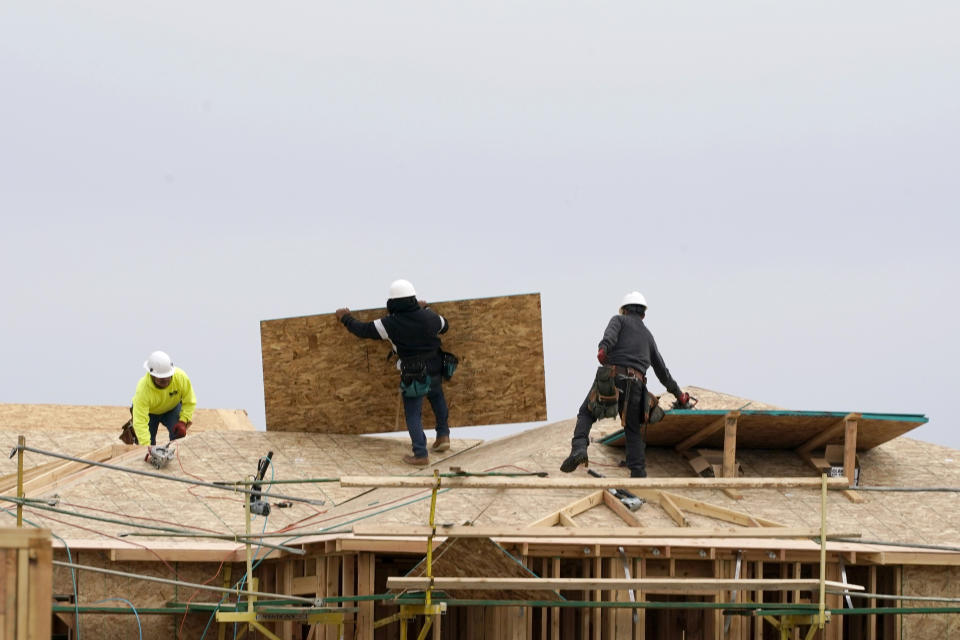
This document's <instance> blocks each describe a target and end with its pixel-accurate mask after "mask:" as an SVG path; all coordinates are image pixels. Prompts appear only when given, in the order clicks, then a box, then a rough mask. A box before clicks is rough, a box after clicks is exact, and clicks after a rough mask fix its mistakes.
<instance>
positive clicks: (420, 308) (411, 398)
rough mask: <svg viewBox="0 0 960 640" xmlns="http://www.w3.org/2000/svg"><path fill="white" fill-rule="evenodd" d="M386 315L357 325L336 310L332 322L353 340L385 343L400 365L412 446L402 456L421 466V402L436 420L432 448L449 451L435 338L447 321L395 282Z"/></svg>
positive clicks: (425, 457) (410, 288)
mask: <svg viewBox="0 0 960 640" xmlns="http://www.w3.org/2000/svg"><path fill="white" fill-rule="evenodd" d="M387 311H388V312H389V315H386V316H384V317H383V318H380V319H378V320H374V321H373V322H360V321H359V320H357V319H356V318H354V317H353V316H351V315H350V309H346V308H343V309H337V312H336V313H337V319H338V320H340V322H342V323H343V325H344V326H345V327H346V328H347V329H348V330H349V331H350V333H352V334H353V335H355V336H359V337H361V338H369V339H371V340H387V341H389V342H390V344H391V345H392V346H393V350H394V352H395V353H396V354H397V355H398V356H399V358H400V361H399V362H398V363H397V367H398V368H399V369H400V372H401V376H400V391H401V395H402V397H403V414H404V417H405V418H406V422H407V431H408V432H409V433H410V440H411V442H412V443H413V455H412V456H404V457H403V461H404V462H406V463H407V464H412V465H417V466H426V465H428V464H430V458H429V456H428V455H427V437H426V436H425V435H424V433H423V419H422V413H423V398H424V397H426V398H427V400H429V401H430V406H431V407H432V408H433V415H434V416H435V417H436V419H437V430H436V432H437V437H436V440H434V442H433V446H432V447H431V448H432V449H433V450H434V451H436V452H441V451H446V450H448V449H449V448H450V427H449V425H448V424H447V415H448V411H447V401H446V398H444V396H443V375H442V371H443V353H442V351H441V349H440V347H441V342H440V337H439V336H440V335H441V334H444V333H446V332H447V328H448V324H447V321H446V319H445V318H444V317H443V316H441V315H438V314H437V313H435V312H434V311H433V310H432V309H430V308H429V307H427V303H426V302H424V301H422V300H417V293H416V291H415V290H414V288H413V285H412V284H410V283H409V282H408V281H406V280H396V281H395V282H393V283H392V284H391V285H390V297H389V299H388V300H387Z"/></svg>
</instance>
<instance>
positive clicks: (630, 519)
mask: <svg viewBox="0 0 960 640" xmlns="http://www.w3.org/2000/svg"><path fill="white" fill-rule="evenodd" d="M601 495H602V496H603V503H604V504H605V505H607V508H608V509H610V510H611V511H613V512H614V513H615V514H617V515H618V516H620V519H621V520H623V521H624V522H625V523H626V525H627V526H628V527H639V526H642V525H641V524H640V521H639V520H637V516H635V515H634V514H633V512H632V511H630V509H628V508H627V507H626V505H624V504H623V503H622V502H620V500H619V498H617V497H616V496H615V495H613V494H612V493H610V492H609V491H603V492H601Z"/></svg>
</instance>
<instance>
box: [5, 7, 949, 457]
mask: <svg viewBox="0 0 960 640" xmlns="http://www.w3.org/2000/svg"><path fill="white" fill-rule="evenodd" d="M958 22H960V4H958V3H956V2H953V1H950V0H944V1H942V2H935V1H919V2H911V3H904V2H899V1H898V2H865V1H863V2H857V1H854V2H844V3H836V2H803V3H800V2H792V3H772V2H748V1H742V0H731V1H729V2H722V3H704V2H685V1H675V2H656V3H653V2H615V1H610V2H595V1H591V2H585V1H584V2H563V1H560V2H558V1H556V0H551V1H550V2H521V3H517V2H490V1H485V2H473V1H469V0H468V1H465V2H453V3H451V2H435V1H423V2H414V3H409V2H405V3H398V2H365V1H359V2H329V1H319V2H281V3H249V2H236V1H231V2H208V1H204V2H157V3H130V2H120V1H116V2H98V1H96V0H92V1H90V2H84V3H75V2H48V1H45V0H12V1H10V2H4V3H2V4H0V87H2V99H0V211H2V217H3V227H2V234H0V267H2V269H3V272H4V274H5V278H4V284H3V286H2V291H3V296H2V309H3V313H2V315H0V328H2V333H0V336H2V338H0V358H2V363H3V366H2V370H3V374H2V386H0V401H2V402H25V403H68V404H94V405H99V404H111V405H116V404H125V403H128V402H129V400H130V398H131V396H132V394H133V391H134V387H135V384H136V381H137V379H138V378H139V377H140V375H142V373H143V370H142V368H141V364H142V362H143V360H144V359H145V357H146V355H147V354H148V353H149V352H150V351H152V350H154V349H165V350H167V351H168V352H169V353H170V354H171V355H172V356H173V359H174V361H175V362H176V363H177V364H178V365H180V366H182V367H183V368H184V369H185V370H186V371H187V372H188V373H189V374H190V376H191V378H192V379H193V381H194V384H195V386H196V389H197V393H198V396H199V399H200V403H201V406H205V407H217V408H244V409H246V410H247V411H248V412H249V414H250V417H251V419H252V421H253V422H254V424H256V425H258V426H259V427H260V428H262V427H263V387H262V374H261V366H260V340H259V321H260V320H263V319H270V318H278V317H285V316H293V315H305V314H313V313H327V312H331V311H333V310H334V309H335V308H337V307H339V306H344V305H346V306H350V307H353V308H357V309H359V308H368V307H374V306H380V305H382V304H383V303H384V298H385V296H386V289H387V285H388V284H389V282H390V281H391V280H393V279H395V278H398V277H404V278H408V279H410V280H411V281H413V283H414V284H415V285H416V287H417V289H418V292H419V293H420V294H421V296H422V297H425V298H427V299H429V300H450V299H461V298H474V297H482V296H494V295H505V294H511V293H526V292H533V291H539V292H541V294H542V301H543V331H544V349H545V358H546V371H547V405H548V417H549V419H550V420H551V421H553V420H561V419H565V418H570V417H572V416H573V415H574V414H575V413H576V409H577V406H578V405H579V403H580V401H581V400H582V398H583V395H584V393H585V392H586V389H587V386H588V385H589V383H590V380H591V376H592V374H593V369H594V365H595V360H594V355H595V353H596V345H597V342H598V341H599V338H600V336H601V334H602V331H603V328H604V326H605V325H606V322H607V320H608V319H609V317H610V316H611V315H612V314H613V313H615V312H616V307H617V306H618V304H619V300H620V298H621V296H622V295H623V294H624V293H626V292H627V291H629V290H632V289H639V290H640V291H642V292H643V293H644V294H645V295H646V297H647V300H648V301H649V303H650V310H649V313H648V324H649V326H650V327H651V329H652V330H653V332H654V334H655V336H656V337H657V341H658V343H659V345H660V348H661V351H662V353H663V355H664V357H665V358H666V361H667V364H668V366H669V367H670V369H671V371H672V372H673V374H674V376H675V377H676V378H677V380H678V381H679V382H680V384H681V385H691V384H692V385H699V386H704V387H709V388H712V389H716V390H719V391H725V392H728V393H733V394H736V395H741V396H745V397H748V398H754V399H757V400H762V401H765V402H770V403H773V404H778V405H781V406H786V407H788V408H792V409H810V410H836V411H848V410H849V411H864V412H909V413H925V414H927V415H928V416H929V417H930V420H931V421H930V424H929V425H927V426H925V427H923V428H921V429H919V430H917V431H915V432H914V433H913V435H915V436H916V437H919V438H921V439H924V440H928V441H932V442H937V443H941V444H945V445H949V446H952V447H956V448H960V430H958V429H957V425H956V424H955V419H954V416H953V415H952V412H951V409H952V408H953V407H952V405H953V395H954V393H955V387H956V385H955V382H954V380H955V378H956V373H955V369H954V366H955V363H956V362H957V360H958V358H960V349H958V342H960V341H958V338H957V335H956V333H955V329H954V326H955V324H956V323H955V320H954V316H955V315H956V314H957V311H958V303H957V288H958V287H957V282H958V275H960V268H958V262H960V260H958V258H957V255H956V248H955V246H956V244H957V238H958V231H960V223H958V216H957V213H958V202H960V196H958V186H957V185H958V181H957V171H958V165H960V162H958V160H960V158H958V155H960V153H958V152H960V82H958V77H960V74H958V71H960V39H958V38H957V35H956V34H957V24H958ZM454 330H455V328H454ZM518 364H522V363H518ZM97 426H113V425H97ZM483 433H485V434H493V433H500V432H498V431H496V430H487V431H484V432H483ZM481 437H482V436H481Z"/></svg>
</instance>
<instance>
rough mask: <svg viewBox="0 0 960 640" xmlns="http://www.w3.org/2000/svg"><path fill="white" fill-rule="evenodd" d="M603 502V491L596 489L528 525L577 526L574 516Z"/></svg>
mask: <svg viewBox="0 0 960 640" xmlns="http://www.w3.org/2000/svg"><path fill="white" fill-rule="evenodd" d="M601 502H603V492H602V491H595V492H594V493H591V494H590V495H588V496H585V497H583V498H580V499H579V500H576V501H574V502H571V503H570V504H568V505H566V506H564V507H563V508H562V509H558V510H557V511H554V512H553V513H550V514H547V515H545V516H544V517H542V518H540V519H539V520H537V521H536V522H532V523H531V524H529V525H528V526H531V527H552V526H554V525H557V524H559V525H561V526H564V527H575V526H577V525H576V524H573V518H574V517H575V516H577V515H579V514H581V513H583V512H584V511H586V510H587V509H590V508H592V507H595V506H597V505H598V504H600V503H601Z"/></svg>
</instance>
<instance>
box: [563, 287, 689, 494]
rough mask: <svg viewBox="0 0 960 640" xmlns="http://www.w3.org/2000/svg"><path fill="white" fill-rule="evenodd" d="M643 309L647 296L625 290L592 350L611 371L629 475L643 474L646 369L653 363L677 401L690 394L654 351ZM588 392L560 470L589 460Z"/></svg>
mask: <svg viewBox="0 0 960 640" xmlns="http://www.w3.org/2000/svg"><path fill="white" fill-rule="evenodd" d="M646 311H647V301H646V299H645V298H644V297H643V295H642V294H641V293H640V292H639V291H632V292H630V293H628V294H627V295H625V296H624V297H623V300H622V301H621V303H620V313H619V315H616V316H613V318H611V319H610V322H609V323H608V324H607V329H606V331H604V332H603V339H602V340H601V341H600V346H599V349H598V351H597V360H599V361H600V364H601V365H605V366H607V367H612V369H613V374H614V376H615V377H614V380H615V382H614V384H615V385H616V387H617V390H618V391H619V394H618V399H617V402H618V413H619V414H620V416H621V422H622V424H623V426H624V435H625V436H626V441H627V467H629V468H630V476H631V477H633V478H646V477H647V468H646V458H645V456H644V452H645V450H646V443H645V442H644V439H643V435H644V434H643V428H644V425H645V418H644V416H645V415H646V414H647V410H646V409H647V408H646V407H644V403H645V401H646V398H647V376H646V374H647V369H648V368H649V367H651V366H652V367H653V371H654V373H656V374H657V379H658V380H660V383H661V384H663V386H664V387H666V388H667V391H669V392H670V393H672V394H673V395H674V397H676V399H677V406H681V407H687V406H688V405H689V403H690V395H689V394H688V393H686V392H684V391H681V390H680V386H679V385H678V384H677V381H676V380H674V379H673V376H671V375H670V371H669V370H668V369H667V365H666V364H665V363H664V361H663V357H662V356H661V355H660V351H659V350H657V343H656V342H655V341H654V339H653V334H651V333H650V330H649V329H647V327H646V325H644V324H643V318H644V316H645V315H646ZM591 391H592V390H591ZM591 395H592V394H588V396H587V399H586V400H584V401H583V404H582V405H581V406H580V411H579V412H578V413H577V425H576V427H574V430H573V440H572V441H571V449H570V455H569V456H568V457H567V459H566V460H564V461H563V464H561V465H560V470H561V471H563V472H565V473H570V472H571V471H573V470H574V469H576V468H577V467H579V466H580V465H581V464H584V463H587V462H588V459H587V445H588V444H589V442H590V428H591V427H592V426H593V423H594V422H596V420H597V418H596V417H595V415H594V412H593V411H592V410H591V408H590V404H591ZM611 397H612V396H611Z"/></svg>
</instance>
